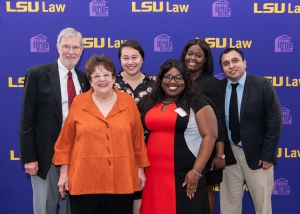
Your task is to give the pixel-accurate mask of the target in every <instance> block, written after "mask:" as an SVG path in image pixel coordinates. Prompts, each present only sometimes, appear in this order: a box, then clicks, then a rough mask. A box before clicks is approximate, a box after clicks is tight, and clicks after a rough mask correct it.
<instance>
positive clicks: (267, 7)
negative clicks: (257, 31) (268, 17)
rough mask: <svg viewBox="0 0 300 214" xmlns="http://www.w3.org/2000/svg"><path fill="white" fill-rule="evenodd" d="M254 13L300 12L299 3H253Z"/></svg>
mask: <svg viewBox="0 0 300 214" xmlns="http://www.w3.org/2000/svg"><path fill="white" fill-rule="evenodd" d="M254 13H266V14H270V13H279V14H280V13H281V14H282V13H300V5H293V4H292V3H264V4H263V5H262V6H261V7H259V5H258V3H254Z"/></svg>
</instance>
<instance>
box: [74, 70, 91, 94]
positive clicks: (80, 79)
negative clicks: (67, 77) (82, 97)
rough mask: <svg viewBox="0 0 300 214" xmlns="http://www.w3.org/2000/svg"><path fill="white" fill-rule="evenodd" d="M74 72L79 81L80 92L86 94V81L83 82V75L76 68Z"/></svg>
mask: <svg viewBox="0 0 300 214" xmlns="http://www.w3.org/2000/svg"><path fill="white" fill-rule="evenodd" d="M75 72H76V74H77V77H78V80H79V84H80V87H81V91H82V92H86V91H87V89H88V88H87V85H86V81H85V80H86V78H85V75H83V73H82V72H81V71H79V70H78V69H76V68H75Z"/></svg>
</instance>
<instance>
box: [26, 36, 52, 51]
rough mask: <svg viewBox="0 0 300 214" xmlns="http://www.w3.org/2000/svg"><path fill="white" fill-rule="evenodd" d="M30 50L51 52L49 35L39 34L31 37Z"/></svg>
mask: <svg viewBox="0 0 300 214" xmlns="http://www.w3.org/2000/svg"><path fill="white" fill-rule="evenodd" d="M30 52H49V43H48V42H47V37H46V36H44V35H42V34H39V35H36V36H34V37H32V38H31V39H30Z"/></svg>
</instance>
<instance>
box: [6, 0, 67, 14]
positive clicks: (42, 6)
mask: <svg viewBox="0 0 300 214" xmlns="http://www.w3.org/2000/svg"><path fill="white" fill-rule="evenodd" d="M65 9H66V4H49V5H47V4H46V3H45V2H44V1H43V2H38V1H36V2H31V1H17V2H16V3H15V5H11V2H10V1H7V2H6V12H15V13H26V12H30V13H37V12H40V11H41V12H43V13H48V12H50V13H55V12H65Z"/></svg>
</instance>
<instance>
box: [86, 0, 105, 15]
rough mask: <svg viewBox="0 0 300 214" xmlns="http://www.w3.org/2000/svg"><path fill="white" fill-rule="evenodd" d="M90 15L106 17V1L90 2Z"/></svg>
mask: <svg viewBox="0 0 300 214" xmlns="http://www.w3.org/2000/svg"><path fill="white" fill-rule="evenodd" d="M90 16H93V17H107V16H108V7H106V1H103V0H101V1H98V0H93V1H91V2H90Z"/></svg>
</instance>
